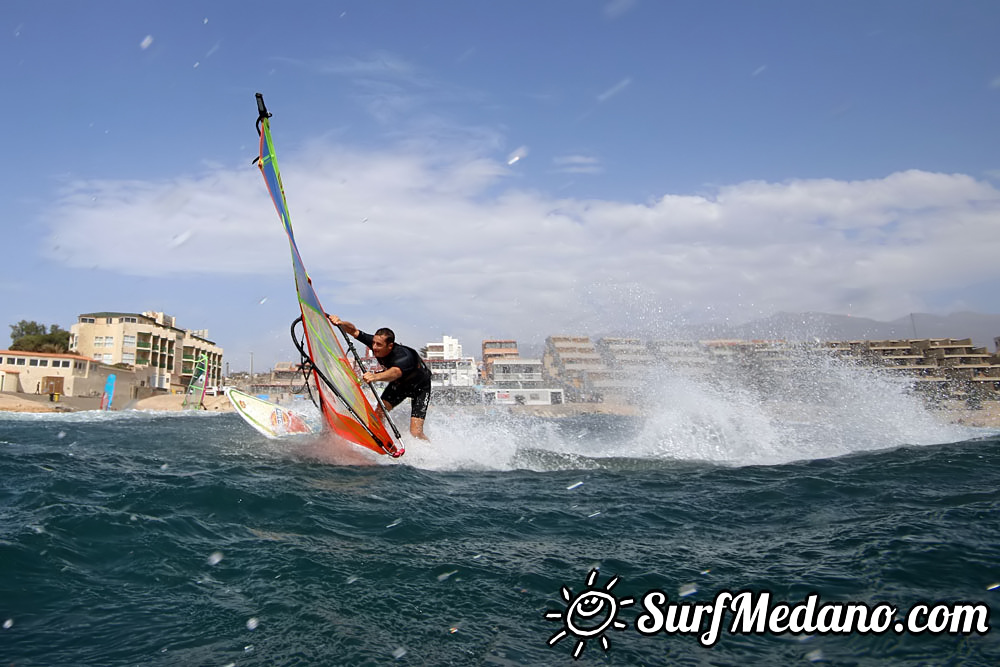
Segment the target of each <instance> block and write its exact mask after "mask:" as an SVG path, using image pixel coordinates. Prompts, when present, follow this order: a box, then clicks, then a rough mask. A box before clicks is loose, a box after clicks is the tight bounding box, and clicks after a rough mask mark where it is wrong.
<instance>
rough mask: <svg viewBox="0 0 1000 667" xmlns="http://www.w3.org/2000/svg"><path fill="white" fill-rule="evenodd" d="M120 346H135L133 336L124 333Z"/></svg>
mask: <svg viewBox="0 0 1000 667" xmlns="http://www.w3.org/2000/svg"><path fill="white" fill-rule="evenodd" d="M122 347H135V336H130V335H128V334H125V335H123V336H122Z"/></svg>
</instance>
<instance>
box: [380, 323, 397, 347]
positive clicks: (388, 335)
mask: <svg viewBox="0 0 1000 667" xmlns="http://www.w3.org/2000/svg"><path fill="white" fill-rule="evenodd" d="M375 335H376V336H382V338H385V342H386V343H388V344H389V345H392V344H393V343H395V342H396V334H394V333H393V332H392V329H390V328H389V327H382V328H381V329H379V330H378V331H376V332H375Z"/></svg>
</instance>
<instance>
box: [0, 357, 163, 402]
mask: <svg viewBox="0 0 1000 667" xmlns="http://www.w3.org/2000/svg"><path fill="white" fill-rule="evenodd" d="M112 374H114V375H115V378H116V379H115V397H116V398H115V405H116V406H117V405H121V404H122V403H121V401H122V400H129V399H132V398H137V397H138V396H139V395H140V392H141V390H142V389H141V388H142V387H143V386H145V382H144V379H143V378H142V377H139V376H137V374H136V373H135V371H131V370H125V369H120V368H111V367H109V366H105V365H104V364H102V363H101V362H99V361H95V360H94V359H88V358H87V357H84V356H81V355H79V354H58V353H52V352H22V351H21V350H0V391H4V392H7V393H22V394H59V395H60V396H101V395H102V394H103V393H104V386H105V384H106V383H107V381H108V376H109V375H112Z"/></svg>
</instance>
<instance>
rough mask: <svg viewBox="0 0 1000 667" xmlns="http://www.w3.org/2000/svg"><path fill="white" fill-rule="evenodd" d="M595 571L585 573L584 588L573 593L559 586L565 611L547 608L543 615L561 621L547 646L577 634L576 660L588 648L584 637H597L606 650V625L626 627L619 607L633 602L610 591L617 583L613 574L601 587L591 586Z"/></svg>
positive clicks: (607, 643)
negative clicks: (558, 628) (557, 630)
mask: <svg viewBox="0 0 1000 667" xmlns="http://www.w3.org/2000/svg"><path fill="white" fill-rule="evenodd" d="M597 575H598V570H597V569H596V568H595V569H593V570H591V571H590V574H588V575H587V588H585V589H584V590H583V591H581V592H580V594H579V595H576V596H574V595H573V593H572V591H570V590H569V589H568V588H566V587H565V586H563V587H562V597H563V600H565V601H566V611H565V612H563V611H551V610H550V611H547V612H545V618H547V619H550V620H555V621H562V623H563V628H562V629H561V630H560V631H559V632H557V633H555V634H554V635H552V636H551V637H549V646H555V645H556V644H557V643H558V642H559V640H561V639H563V638H564V637H566V636H568V635H574V636H575V637H576V646H575V647H574V648H573V659H574V660H577V659H579V657H580V655H581V654H582V653H583V649H584V648H586V647H587V640H588V639H590V638H591V637H600V640H601V647H602V648H603V649H604V650H605V651H607V650H608V649H609V648H610V646H611V644H610V643H609V642H608V638H607V637H606V636H605V635H604V631H605V630H607V629H608V628H614V629H615V630H624V629H625V628H627V627H628V626H627V625H626V624H625V623H624V622H623V621H619V620H618V618H617V617H618V608H619V607H627V606H628V605H630V604H632V603H633V602H635V600H634V599H633V598H622V599H621V600H619V599H618V598H616V597H615V596H614V595H612V594H611V589H612V588H614V587H615V584H617V583H618V577H613V578H612V579H611V581H609V582H608V583H607V584H606V585H605V586H604V588H603V589H602V588H598V587H595V586H594V582H595V581H597Z"/></svg>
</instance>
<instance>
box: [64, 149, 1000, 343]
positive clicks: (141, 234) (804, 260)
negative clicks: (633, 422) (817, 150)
mask: <svg viewBox="0 0 1000 667" xmlns="http://www.w3.org/2000/svg"><path fill="white" fill-rule="evenodd" d="M422 148H426V147H422ZM563 160H564V164H565V165H568V166H572V165H581V166H584V167H585V166H587V165H589V164H593V163H592V162H591V158H586V157H584V156H570V157H568V158H563ZM594 163H596V161H594ZM509 174H510V170H509V169H508V168H507V166H506V164H505V162H504V159H503V158H497V159H490V158H486V157H483V156H482V155H476V154H474V153H470V152H469V151H468V150H466V149H455V148H453V147H451V148H449V147H446V146H439V147H438V148H437V149H436V150H432V151H427V150H420V151H413V150H400V151H397V152H382V153H375V152H358V151H354V150H351V149H348V148H344V147H337V146H332V147H331V146H329V145H322V144H316V145H314V146H312V147H310V148H308V149H307V150H305V151H303V152H302V153H300V154H297V155H296V154H289V155H287V156H285V159H283V161H282V175H283V178H284V184H285V190H286V194H287V196H288V201H289V208H290V212H291V216H292V220H293V223H294V225H295V232H296V236H297V240H298V244H299V248H300V251H301V253H302V256H303V260H304V261H305V263H306V266H307V268H308V269H309V271H310V274H311V276H312V277H313V279H314V284H316V286H317V289H318V290H319V291H320V295H321V299H323V300H324V303H327V302H328V299H327V298H326V295H327V294H329V293H331V292H333V291H334V290H335V292H336V302H338V303H340V304H352V307H354V308H361V307H363V308H365V309H366V310H365V313H370V314H371V315H377V316H378V317H379V318H380V321H381V320H384V319H386V317H387V316H386V314H387V313H389V314H391V317H392V319H393V320H399V319H402V320H405V321H409V322H418V321H419V322H421V323H422V324H420V325H414V326H422V327H424V329H421V331H423V330H427V331H430V332H434V335H436V336H440V334H441V333H449V334H450V335H454V333H462V332H464V335H466V336H469V337H470V339H471V340H473V341H474V340H476V337H477V336H478V337H483V336H487V335H529V334H528V333H526V332H530V337H531V338H536V337H538V336H539V335H540V336H541V337H544V335H547V334H549V333H557V332H560V331H573V330H576V331H585V332H591V331H595V330H599V329H598V328H599V327H604V328H608V327H609V326H620V327H625V328H633V329H634V328H638V327H643V326H647V325H655V324H656V322H655V320H657V319H658V318H659V319H664V318H666V319H669V318H674V317H679V316H680V315H681V314H683V315H684V316H686V317H693V316H694V314H697V313H699V312H706V311H708V310H711V312H712V313H713V315H715V316H719V315H722V316H726V315H729V316H732V317H745V316H756V315H758V314H768V313H770V312H773V311H776V310H788V311H799V310H818V311H827V312H845V311H846V310H847V309H848V304H850V312H852V313H853V314H855V315H867V316H872V317H876V318H880V319H888V318H892V317H896V316H899V315H900V314H902V313H906V312H911V311H918V310H925V309H928V308H931V307H932V305H933V304H930V303H929V302H928V300H929V299H930V298H931V295H933V294H934V292H935V291H936V290H948V289H951V290H954V289H958V288H961V287H962V286H964V285H971V284H976V283H982V282H983V281H986V280H991V279H992V280H995V279H997V278H998V277H1000V275H998V274H1000V265H998V264H997V262H996V261H995V258H996V257H997V256H998V255H1000V236H998V235H997V234H996V226H997V223H998V221H1000V192H998V190H997V189H996V188H995V187H993V186H992V185H990V184H988V183H986V182H983V181H977V180H975V179H973V178H972V177H970V176H966V175H962V174H939V173H929V172H923V171H916V170H911V171H906V172H900V173H895V174H890V175H888V176H886V177H885V178H879V179H871V180H865V181H837V180H832V179H815V180H792V181H788V182H784V183H767V182H759V181H749V182H744V183H737V184H733V185H728V186H724V187H720V188H718V189H716V190H715V191H714V192H711V193H707V194H686V193H667V194H664V195H663V196H661V197H659V198H658V199H656V200H654V201H646V202H631V201H614V200H606V199H574V198H557V197H554V196H551V195H547V194H544V193H540V192H538V191H535V190H530V191H529V190H522V189H518V188H516V187H514V185H513V183H512V182H510V181H508V180H505V179H508V178H509ZM46 219H47V221H48V225H49V227H50V233H49V238H48V239H47V241H46V246H45V247H47V248H49V249H50V250H49V255H50V256H51V257H53V258H55V259H58V260H59V261H61V262H62V263H64V264H66V265H69V266H73V267H90V266H100V267H101V268H103V269H106V270H112V271H116V272H119V273H122V274H126V275H143V276H161V277H164V278H165V279H169V276H170V275H172V274H181V273H184V274H190V273H192V272H193V273H203V274H213V273H215V274H230V275H233V274H246V275H260V274H275V275H281V274H286V275H287V274H290V267H289V261H288V248H287V244H286V243H285V238H284V234H283V231H282V228H281V225H280V222H279V220H278V219H277V215H276V214H275V212H274V209H273V206H272V205H271V203H270V201H269V200H268V197H267V194H266V191H265V188H264V184H263V182H262V179H261V177H260V175H259V174H258V173H257V170H256V169H255V168H246V169H241V170H239V171H234V170H229V169H223V168H215V169H213V170H211V171H209V172H207V173H204V174H202V175H199V176H189V177H183V178H177V179H174V180H171V181H163V182H138V181H89V182H81V183H75V184H73V185H71V186H69V187H67V188H66V190H65V191H64V192H63V193H61V195H60V197H59V199H58V201H56V202H55V204H54V206H53V208H52V209H51V210H50V211H49V212H48V215H47V216H46ZM178 239H183V243H180V242H179V241H178ZM357 304H363V306H361V305H357ZM328 307H329V304H328ZM432 338H433V336H430V337H428V338H427V339H428V340H430V339H432Z"/></svg>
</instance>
